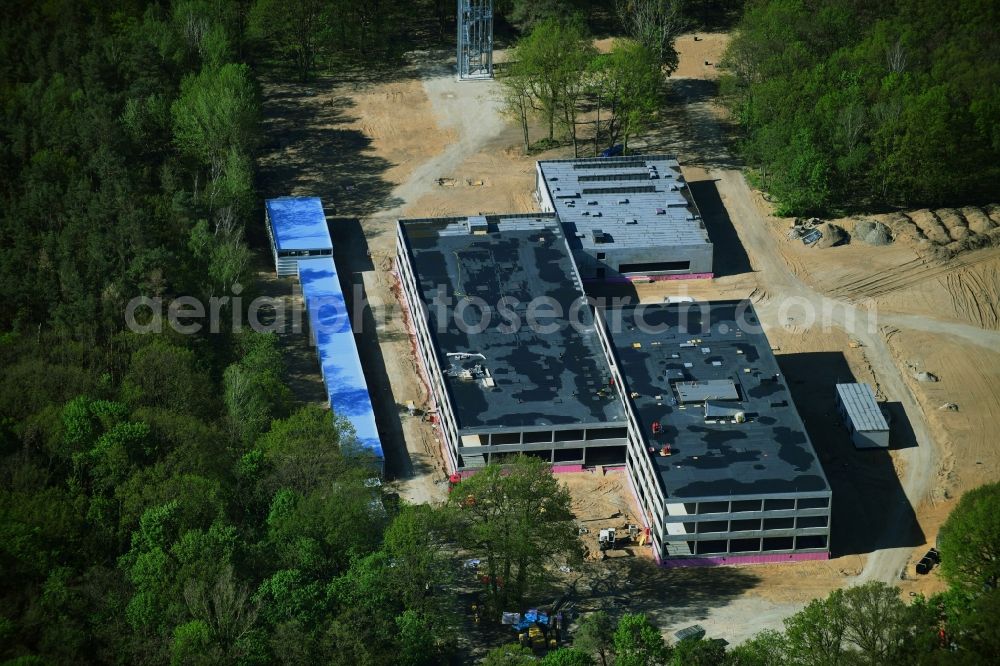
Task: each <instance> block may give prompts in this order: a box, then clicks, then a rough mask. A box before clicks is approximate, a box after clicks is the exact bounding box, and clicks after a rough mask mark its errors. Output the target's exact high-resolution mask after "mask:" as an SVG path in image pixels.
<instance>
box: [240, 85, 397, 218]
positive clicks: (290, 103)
mask: <svg viewBox="0 0 1000 666" xmlns="http://www.w3.org/2000/svg"><path fill="white" fill-rule="evenodd" d="M365 84H366V83H365V82H362V81H360V80H359V81H357V82H345V79H344V77H343V76H338V77H337V78H336V79H335V78H333V77H329V76H325V77H320V78H318V79H317V80H316V81H314V82H312V83H311V84H309V85H303V86H299V85H294V84H289V83H284V82H278V81H265V82H264V84H263V88H264V99H263V103H262V105H261V115H262V122H261V124H262V126H263V128H264V137H265V138H264V142H263V146H262V149H261V154H260V158H259V160H258V185H259V188H258V189H259V191H260V193H261V195H262V196H263V198H272V197H279V196H287V195H302V196H318V197H320V198H321V199H322V200H323V204H324V207H325V208H326V210H327V211H328V212H329V213H333V214H335V215H336V214H340V215H352V216H354V215H356V216H364V215H370V214H372V213H374V212H376V211H378V210H380V209H384V208H392V207H394V206H396V205H398V204H399V203H400V202H399V201H396V200H394V199H393V198H392V196H391V194H392V189H393V187H394V185H393V184H392V183H391V182H389V181H388V180H386V179H385V177H384V175H385V173H386V171H387V170H388V169H390V168H391V167H392V166H393V164H392V163H390V162H389V161H388V160H385V159H383V158H381V157H377V156H375V155H373V154H371V152H370V150H369V149H370V146H371V139H369V138H368V137H367V136H365V135H364V133H363V132H362V131H361V130H359V129H354V128H346V127H344V125H346V124H348V123H351V122H354V121H355V120H356V118H354V117H352V116H350V115H349V111H350V109H351V107H352V105H353V103H352V101H351V100H350V98H349V97H347V93H346V90H344V87H345V86H349V85H356V86H361V85H365ZM341 92H343V94H342V95H341V94H338V93H341Z"/></svg>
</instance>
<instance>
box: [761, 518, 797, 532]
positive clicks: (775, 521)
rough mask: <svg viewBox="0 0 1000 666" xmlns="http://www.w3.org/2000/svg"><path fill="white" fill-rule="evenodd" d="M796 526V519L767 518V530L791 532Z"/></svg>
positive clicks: (765, 520) (765, 523)
mask: <svg viewBox="0 0 1000 666" xmlns="http://www.w3.org/2000/svg"><path fill="white" fill-rule="evenodd" d="M794 526H795V519H794V518H765V519H764V529H765V530H790V529H792V528H793V527H794Z"/></svg>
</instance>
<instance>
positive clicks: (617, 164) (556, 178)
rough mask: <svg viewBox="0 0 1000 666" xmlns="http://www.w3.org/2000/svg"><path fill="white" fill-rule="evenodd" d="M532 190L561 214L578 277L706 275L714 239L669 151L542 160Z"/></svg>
mask: <svg viewBox="0 0 1000 666" xmlns="http://www.w3.org/2000/svg"><path fill="white" fill-rule="evenodd" d="M535 197H536V198H537V199H538V203H539V205H540V206H541V209H542V210H543V211H552V212H555V213H556V214H557V215H558V216H559V220H560V222H562V225H563V229H564V231H565V233H566V237H567V239H568V240H569V244H570V248H571V249H572V250H573V256H574V258H575V260H576V263H577V266H578V267H579V269H580V274H581V276H582V278H583V279H584V280H585V281H587V282H590V281H595V282H625V281H636V280H675V279H691V278H710V277H712V275H713V273H712V253H713V246H712V242H711V240H710V239H709V237H708V232H707V231H706V229H705V221H704V220H703V219H702V217H701V213H700V211H699V210H698V206H697V204H696V203H695V201H694V197H693V196H692V195H691V191H690V189H689V188H688V185H687V183H686V182H685V180H684V176H683V175H681V167H680V164H678V162H677V160H676V158H674V157H672V156H669V155H640V156H631V155H630V156H628V157H597V158H588V159H572V160H545V161H541V162H538V163H537V166H536V185H535Z"/></svg>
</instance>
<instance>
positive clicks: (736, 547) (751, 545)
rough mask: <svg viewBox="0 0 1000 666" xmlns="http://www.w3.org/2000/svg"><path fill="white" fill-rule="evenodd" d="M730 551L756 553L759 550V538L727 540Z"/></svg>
mask: <svg viewBox="0 0 1000 666" xmlns="http://www.w3.org/2000/svg"><path fill="white" fill-rule="evenodd" d="M729 551H730V552H732V553H756V552H758V551H760V539H732V540H730V542H729Z"/></svg>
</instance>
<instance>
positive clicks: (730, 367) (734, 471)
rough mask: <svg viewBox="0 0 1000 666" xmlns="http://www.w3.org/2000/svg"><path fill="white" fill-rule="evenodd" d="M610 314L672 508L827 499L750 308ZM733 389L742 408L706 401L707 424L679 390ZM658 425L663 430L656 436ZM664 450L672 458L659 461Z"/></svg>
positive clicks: (736, 304) (738, 304)
mask: <svg viewBox="0 0 1000 666" xmlns="http://www.w3.org/2000/svg"><path fill="white" fill-rule="evenodd" d="M605 314H606V316H607V319H608V326H609V328H610V329H611V337H612V339H613V341H614V342H613V344H614V347H615V350H616V353H617V355H618V358H619V361H620V363H621V368H622V374H623V376H624V378H625V382H626V383H627V385H628V386H627V389H628V393H629V394H630V398H629V399H630V400H631V401H632V404H633V405H634V406H635V408H636V412H637V414H638V415H639V419H640V425H641V426H642V430H643V434H644V437H645V439H646V445H647V447H649V446H652V447H654V448H655V450H656V451H655V453H651V454H650V455H651V457H652V459H653V461H654V464H655V465H656V467H657V469H658V470H659V473H660V478H661V479H662V481H663V485H664V489H665V491H666V493H667V501H668V502H669V501H670V498H671V497H672V498H675V499H677V500H687V499H696V498H709V497H729V496H741V495H764V494H771V493H796V492H801V493H822V492H824V491H829V489H830V486H829V484H828V483H827V480H826V476H825V475H824V473H823V470H822V468H821V466H820V464H819V460H818V459H817V457H816V452H815V450H814V449H813V446H812V444H811V443H810V441H809V437H808V436H807V435H806V431H805V427H804V426H803V424H802V419H801V418H800V417H799V414H798V411H797V410H796V409H795V405H794V403H793V402H792V397H791V394H790V393H789V390H788V386H787V385H786V384H785V381H784V378H783V377H782V376H781V375H780V371H779V369H778V364H777V361H776V360H775V358H774V354H773V353H771V347H770V345H769V343H768V341H767V337H766V336H765V335H764V333H763V331H762V330H761V329H760V327H759V322H758V319H757V316H756V313H755V312H754V310H753V306H752V305H751V303H750V302H749V301H714V302H711V303H692V304H688V303H681V304H672V305H666V304H656V305H648V306H644V305H639V306H637V307H635V308H623V309H616V310H608V311H607V312H606V313H605ZM661 329H662V330H661ZM729 381H731V382H732V384H733V386H734V387H735V389H736V392H737V393H738V399H737V400H732V399H726V398H725V397H722V399H716V398H715V397H712V398H709V400H710V403H709V408H710V415H709V416H708V417H706V414H705V403H704V402H695V403H687V404H682V403H681V401H680V400H679V393H678V387H677V384H679V383H681V382H720V383H719V384H715V386H728V382H729ZM710 392H712V391H710ZM712 393H715V394H718V392H712ZM729 412H732V416H727V415H726V414H727V413H729ZM738 412H742V416H741V415H740V414H739V413H738ZM654 421H658V422H660V423H661V424H662V430H661V432H659V433H657V434H654V433H653V431H652V430H653V429H652V424H653V422H654ZM740 421H742V422H740ZM665 443H669V444H670V446H671V449H672V455H670V456H661V455H660V449H661V448H662V446H663V445H664V444H665Z"/></svg>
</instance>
